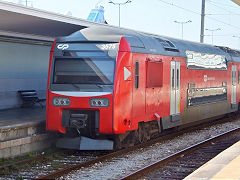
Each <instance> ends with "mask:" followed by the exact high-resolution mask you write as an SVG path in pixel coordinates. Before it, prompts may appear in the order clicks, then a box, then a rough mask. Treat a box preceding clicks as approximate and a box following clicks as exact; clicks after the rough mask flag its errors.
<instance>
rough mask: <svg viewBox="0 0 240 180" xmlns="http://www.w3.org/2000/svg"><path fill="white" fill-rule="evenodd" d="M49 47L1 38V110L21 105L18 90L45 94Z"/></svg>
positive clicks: (42, 95) (40, 94)
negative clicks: (4, 40)
mask: <svg viewBox="0 0 240 180" xmlns="http://www.w3.org/2000/svg"><path fill="white" fill-rule="evenodd" d="M50 48H51V47H49V46H40V45H30V44H20V43H10V42H1V41H0V109H7V108H13V107H18V106H20V105H21V101H20V98H19V97H18V94H17V91H18V90H28V89H34V90H36V91H37V92H38V94H39V97H42V98H44V97H45V96H46V88H47V74H48V63H49V54H50Z"/></svg>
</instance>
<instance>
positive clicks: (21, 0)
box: [18, 0, 33, 7]
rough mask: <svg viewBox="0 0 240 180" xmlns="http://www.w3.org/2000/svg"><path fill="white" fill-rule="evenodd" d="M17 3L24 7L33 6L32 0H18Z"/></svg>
mask: <svg viewBox="0 0 240 180" xmlns="http://www.w3.org/2000/svg"><path fill="white" fill-rule="evenodd" d="M18 4H21V5H23V6H26V7H28V6H29V7H33V0H18Z"/></svg>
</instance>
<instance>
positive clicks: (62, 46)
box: [57, 44, 69, 50]
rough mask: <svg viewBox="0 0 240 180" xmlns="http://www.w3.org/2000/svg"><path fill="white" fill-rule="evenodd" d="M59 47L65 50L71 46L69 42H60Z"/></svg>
mask: <svg viewBox="0 0 240 180" xmlns="http://www.w3.org/2000/svg"><path fill="white" fill-rule="evenodd" d="M57 48H58V49H61V50H64V49H67V48H69V45H68V44H59V45H58V46H57Z"/></svg>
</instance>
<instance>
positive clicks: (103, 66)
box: [46, 27, 240, 150]
mask: <svg viewBox="0 0 240 180" xmlns="http://www.w3.org/2000/svg"><path fill="white" fill-rule="evenodd" d="M239 70H240V51H237V50H233V49H229V48H226V47H215V46H211V45H206V44H200V43H194V42H188V41H183V40H178V39H173V38H167V37H162V36H157V35H152V34H146V33H140V32H136V31H130V30H123V29H118V28H113V27H93V28H85V29H82V30H80V31H77V32H75V33H73V34H72V35H70V36H67V37H61V38H58V39H57V40H56V41H55V42H54V44H53V46H52V49H51V57H50V66H49V76H48V89H47V120H46V128H47V130H49V131H56V132H60V133H62V134H64V136H63V137H62V138H60V139H59V140H58V142H57V146H58V147H62V148H70V149H80V150H110V149H114V148H122V147H123V146H124V144H125V145H126V144H127V145H129V144H136V143H141V142H144V141H147V140H149V139H150V138H151V137H153V136H156V135H157V134H159V133H161V132H163V131H164V130H166V129H170V128H174V127H179V126H183V125H187V124H189V123H193V122H195V123H198V122H202V121H203V120H204V119H208V118H212V117H217V116H220V115H224V114H227V113H230V112H235V111H238V103H239V101H240V73H239Z"/></svg>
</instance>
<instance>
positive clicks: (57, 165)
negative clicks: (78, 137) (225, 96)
mask: <svg viewBox="0 0 240 180" xmlns="http://www.w3.org/2000/svg"><path fill="white" fill-rule="evenodd" d="M237 118H239V115H237V116H234V118H233V117H232V116H231V117H229V118H222V119H220V120H218V121H215V122H211V123H210V124H209V123H207V124H202V125H200V126H199V125H198V126H196V127H193V128H191V130H190V131H196V130H198V129H201V128H204V127H208V126H210V125H215V124H220V123H224V122H225V121H230V120H234V119H237ZM190 131H189V129H184V130H180V131H178V132H175V133H172V132H167V133H166V134H164V135H162V136H161V137H159V138H157V139H154V140H151V141H149V142H147V143H144V144H140V145H138V146H134V147H129V148H127V149H123V150H119V151H116V152H109V151H108V152H106V151H105V152H99V151H98V152H94V151H92V152H82V151H81V152H79V151H72V152H71V151H65V153H63V152H59V153H60V154H61V153H63V154H62V155H57V154H55V155H53V156H51V157H49V156H45V155H44V156H42V155H41V156H40V157H36V158H31V159H29V160H26V161H21V162H17V163H18V164H28V166H27V167H26V168H24V167H21V168H19V169H18V170H16V168H15V171H14V172H13V173H12V174H10V175H4V174H1V175H0V178H1V177H3V178H17V177H21V178H24V179H32V178H38V179H54V178H59V177H61V176H64V175H66V174H68V173H70V172H71V171H73V170H77V169H80V168H82V167H90V166H92V165H94V164H95V163H101V162H104V161H107V160H109V159H113V158H116V157H119V156H121V155H124V154H127V153H129V152H134V151H136V150H138V149H141V148H145V147H149V146H151V145H153V144H155V143H158V142H163V141H165V140H169V139H172V138H173V137H177V136H179V135H182V134H184V133H189V132H190ZM32 161H35V163H34V164H31V165H30V166H31V167H29V163H30V162H32ZM6 166H9V167H11V166H12V167H16V165H15V164H9V165H6ZM13 169H14V168H13Z"/></svg>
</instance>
